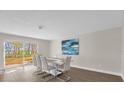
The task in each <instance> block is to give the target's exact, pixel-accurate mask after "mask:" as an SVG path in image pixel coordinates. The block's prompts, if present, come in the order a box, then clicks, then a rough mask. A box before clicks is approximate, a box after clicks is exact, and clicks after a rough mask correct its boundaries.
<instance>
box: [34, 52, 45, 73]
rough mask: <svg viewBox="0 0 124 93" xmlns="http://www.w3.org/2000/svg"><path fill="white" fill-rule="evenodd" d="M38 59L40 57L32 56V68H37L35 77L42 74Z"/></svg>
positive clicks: (40, 63)
mask: <svg viewBox="0 0 124 93" xmlns="http://www.w3.org/2000/svg"><path fill="white" fill-rule="evenodd" d="M40 57H41V55H39V54H35V55H34V56H33V64H34V66H36V67H37V71H35V72H34V73H36V74H37V75H41V74H43V73H44V72H43V71H42V65H43V62H42V60H41V58H40Z"/></svg>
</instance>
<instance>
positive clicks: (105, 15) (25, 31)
mask: <svg viewBox="0 0 124 93" xmlns="http://www.w3.org/2000/svg"><path fill="white" fill-rule="evenodd" d="M123 23H124V11H119V10H115V11H113V10H106V11H105V10H104V11H103V10H99V11H98V10H97V11H95V10H94V11H92V10H79V11H78V10H75V11H72V10H65V11H64V10H63V11H62V10H60V11H59V10H58V11H55V10H54V11H51V10H49V11H47V10H37V11H36V10H32V11H31V10H22V11H20V10H16V11H12V10H8V11H7V10H6V11H2V10H1V11H0V32H1V33H7V34H14V35H19V36H26V37H33V38H39V39H47V40H53V39H61V38H73V37H76V36H78V35H81V34H84V33H89V32H94V31H102V30H104V29H110V28H114V27H120V26H122V25H123ZM39 26H41V29H39Z"/></svg>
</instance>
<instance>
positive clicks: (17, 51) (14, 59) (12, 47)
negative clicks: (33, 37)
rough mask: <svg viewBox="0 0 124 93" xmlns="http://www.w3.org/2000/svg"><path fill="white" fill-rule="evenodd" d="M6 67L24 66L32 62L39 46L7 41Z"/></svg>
mask: <svg viewBox="0 0 124 93" xmlns="http://www.w3.org/2000/svg"><path fill="white" fill-rule="evenodd" d="M4 47H5V65H14V64H23V63H24V62H32V58H33V55H34V54H35V53H37V45H36V44H31V43H21V42H18V41H14V42H9V41H5V45H4Z"/></svg>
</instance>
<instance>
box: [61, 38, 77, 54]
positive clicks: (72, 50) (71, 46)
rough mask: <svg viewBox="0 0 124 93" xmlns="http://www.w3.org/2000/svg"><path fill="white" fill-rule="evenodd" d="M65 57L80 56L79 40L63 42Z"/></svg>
mask: <svg viewBox="0 0 124 93" xmlns="http://www.w3.org/2000/svg"><path fill="white" fill-rule="evenodd" d="M62 54H63V55H79V39H69V40H63V41H62Z"/></svg>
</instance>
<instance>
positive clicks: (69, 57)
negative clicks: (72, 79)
mask: <svg viewBox="0 0 124 93" xmlns="http://www.w3.org/2000/svg"><path fill="white" fill-rule="evenodd" d="M70 63H71V56H67V57H66V58H65V64H64V71H68V70H70Z"/></svg>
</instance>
